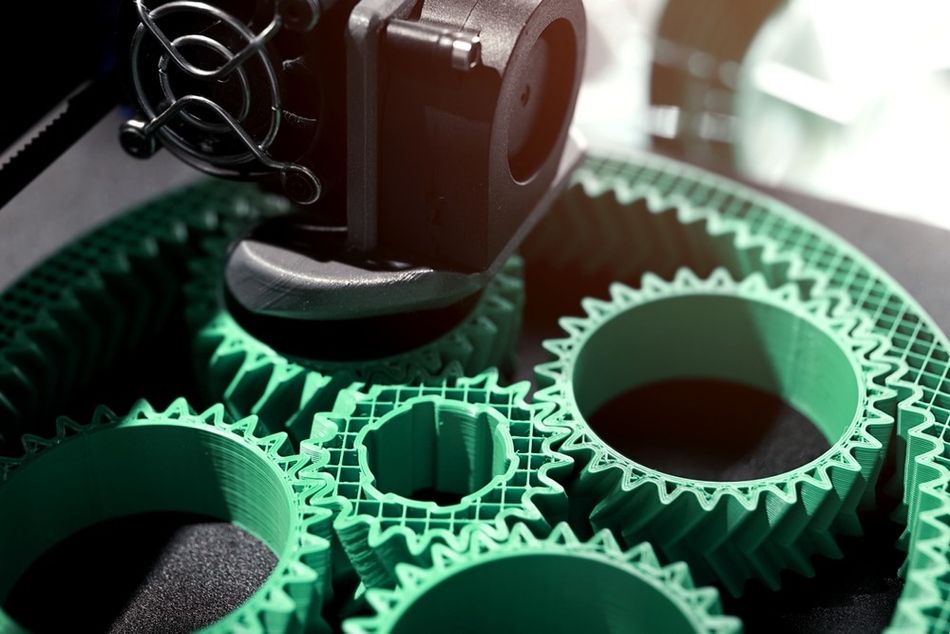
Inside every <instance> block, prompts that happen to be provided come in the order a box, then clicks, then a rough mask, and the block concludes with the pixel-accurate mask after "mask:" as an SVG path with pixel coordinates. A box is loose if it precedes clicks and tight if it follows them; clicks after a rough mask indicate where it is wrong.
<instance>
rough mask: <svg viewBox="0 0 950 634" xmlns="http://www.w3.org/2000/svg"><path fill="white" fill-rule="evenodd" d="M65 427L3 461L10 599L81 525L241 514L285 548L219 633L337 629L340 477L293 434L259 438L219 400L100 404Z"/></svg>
mask: <svg viewBox="0 0 950 634" xmlns="http://www.w3.org/2000/svg"><path fill="white" fill-rule="evenodd" d="M56 430H57V431H56V435H55V437H53V438H50V439H45V438H40V437H37V436H33V435H25V436H23V448H24V454H23V456H22V457H19V458H0V517H3V518H4V521H3V522H0V562H2V566H0V570H2V572H0V603H2V601H3V597H5V596H6V595H7V594H8V593H9V592H10V590H11V588H12V587H13V584H15V583H16V581H17V578H18V577H19V576H20V575H21V574H22V573H23V572H24V571H25V570H26V569H27V568H28V567H29V566H30V564H31V563H32V562H33V561H34V560H35V559H36V558H37V557H39V556H40V555H41V554H42V553H43V552H44V551H45V550H46V549H48V548H50V547H51V546H53V545H54V544H56V543H57V542H59V541H60V540H61V539H63V538H65V537H67V536H69V535H71V534H72V533H74V532H76V531H78V530H81V529H83V528H85V527H87V526H91V525H93V524H95V523H97V522H101V521H105V520H107V519H112V518H116V517H122V516H126V515H132V514H136V513H145V512H153V511H185V512H195V513H202V514H209V515H213V516H216V517H218V518H221V519H225V520H230V521H231V522H233V523H234V524H236V525H237V526H239V527H241V528H243V529H244V530H246V531H248V532H249V533H251V534H252V535H254V536H255V537H256V538H258V539H260V540H261V541H262V542H263V543H264V544H266V545H267V546H268V547H269V548H271V549H272V550H273V551H274V552H275V554H276V555H277V565H276V567H275V568H274V570H273V571H272V572H271V574H270V576H269V577H268V578H267V580H266V581H265V582H264V584H263V585H262V586H261V587H260V588H259V589H258V590H257V591H256V592H255V593H254V594H253V595H251V597H249V598H248V600H247V601H245V603H244V604H243V605H241V606H240V607H239V608H237V609H236V610H234V611H233V612H231V613H230V614H228V615H227V616H225V617H224V618H223V619H221V620H220V621H218V622H216V623H213V624H210V625H209V626H208V628H207V630H208V631H215V632H219V631H220V632H236V631H241V632H288V631H294V632H295V631H300V630H302V629H303V628H310V629H312V630H320V631H322V630H325V629H327V628H326V623H325V622H324V620H323V617H322V615H321V609H322V607H323V602H324V599H325V597H326V596H327V594H328V593H329V578H330V575H329V570H328V567H329V562H330V536H331V527H330V523H331V513H330V512H329V511H328V510H327V509H326V508H325V506H324V505H322V504H320V501H321V500H322V499H323V498H324V497H325V496H326V495H328V494H329V493H330V492H331V491H332V488H333V487H332V479H331V478H330V477H329V476H328V475H327V474H326V473H325V472H324V471H322V470H321V469H320V468H319V466H317V465H314V464H313V463H311V462H310V460H309V459H308V458H307V457H306V456H303V455H300V454H294V453H292V451H290V447H289V443H288V441H287V436H286V434H273V435H268V436H260V435H258V431H259V430H258V421H257V419H256V418H254V417H251V418H245V419H242V420H238V421H234V422H232V421H231V420H230V419H229V418H228V417H227V416H226V414H225V412H224V408H223V407H221V406H220V405H218V406H215V407H212V408H211V409H209V410H207V411H205V412H203V413H195V412H194V411H193V410H192V409H191V408H190V407H189V405H188V404H187V403H186V402H185V401H184V400H178V401H175V402H174V403H172V404H171V406H170V407H168V409H166V410H164V411H156V410H154V409H153V408H152V407H151V406H149V405H148V404H147V403H145V402H141V403H139V404H137V405H136V406H135V407H134V408H133V409H132V411H130V412H129V413H128V414H127V415H124V416H117V415H115V414H113V413H112V412H111V411H109V410H108V409H106V408H100V409H98V410H97V411H96V414H95V416H94V418H93V420H92V421H91V422H90V423H88V424H82V425H81V424H77V423H75V422H73V421H71V420H68V419H63V418H61V419H59V421H58V422H57V425H56ZM143 448H144V450H143ZM4 618H6V619H7V620H9V618H8V616H7V615H2V616H0V619H4Z"/></svg>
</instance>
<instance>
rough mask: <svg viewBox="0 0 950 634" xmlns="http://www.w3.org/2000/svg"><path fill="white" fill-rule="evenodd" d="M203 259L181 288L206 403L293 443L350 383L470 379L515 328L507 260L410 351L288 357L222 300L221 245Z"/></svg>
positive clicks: (520, 297) (514, 292)
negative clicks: (353, 357)
mask: <svg viewBox="0 0 950 634" xmlns="http://www.w3.org/2000/svg"><path fill="white" fill-rule="evenodd" d="M206 247H207V251H208V256H207V257H206V258H202V259H199V260H196V261H195V262H194V263H193V265H192V267H191V268H192V273H193V276H192V279H191V282H190V283H189V285H188V286H187V287H186V289H185V295H186V298H187V301H188V322H189V325H190V328H191V331H192V333H193V335H192V336H193V341H194V345H193V347H194V350H195V355H196V358H197V366H198V374H199V376H200V377H201V380H202V382H203V383H204V384H205V385H206V387H207V389H206V392H207V393H208V394H209V396H211V397H212V400H222V401H223V402H224V403H225V404H226V405H227V407H228V409H229V411H230V412H231V413H232V414H233V415H235V416H246V415H249V414H259V415H260V416H261V418H262V419H263V420H264V421H265V422H266V423H267V424H268V425H269V426H270V427H271V429H273V430H275V431H277V430H286V431H288V432H289V433H290V434H291V436H293V437H294V438H295V439H296V440H298V441H299V440H303V439H305V438H306V437H307V434H308V433H309V431H310V421H311V418H312V417H313V414H314V413H316V412H319V411H325V410H328V409H330V408H331V407H332V405H333V401H334V399H335V398H336V395H337V392H339V391H340V390H341V389H343V388H346V387H348V386H350V385H353V384H354V383H356V382H361V383H378V384H382V385H393V384H403V383H407V384H411V383H418V382H419V381H423V380H431V379H437V378H439V377H444V376H457V375H466V376H472V375H475V374H477V373H479V372H481V371H483V370H486V369H488V368H491V367H499V366H502V365H504V364H505V363H506V362H507V361H508V359H509V356H510V355H511V352H512V349H513V347H514V343H515V340H516V339H517V337H518V333H519V331H520V329H521V314H522V309H523V307H524V300H525V294H524V281H523V279H522V262H521V258H519V257H517V256H515V257H512V258H511V259H510V260H508V262H507V263H506V264H505V266H504V267H502V270H501V272H500V273H499V274H498V275H497V276H496V277H495V278H494V279H493V280H492V281H491V282H490V283H489V284H488V286H487V287H486V288H485V290H484V291H483V294H482V297H481V298H480V299H479V300H478V303H477V304H476V306H475V307H474V308H473V309H472V312H471V314H470V315H469V316H468V317H466V318H465V319H464V320H463V321H462V322H461V323H460V324H459V325H458V326H456V327H455V328H453V329H452V330H451V331H449V332H448V333H446V334H445V335H442V336H440V337H438V338H436V339H435V340H434V341H432V342H430V343H428V344H425V345H423V346H421V347H419V348H416V349H414V350H410V351H408V352H405V353H401V354H398V355H395V356H391V357H386V358H382V359H376V360H372V361H360V362H346V363H343V362H322V361H319V360H313V359H303V358H297V357H289V356H287V355H285V354H282V353H280V352H278V351H276V350H274V348H272V347H271V346H269V345H268V344H266V343H264V342H263V341H261V340H259V339H257V338H256V337H254V336H253V335H252V334H250V333H249V332H247V330H245V329H244V328H243V327H241V325H240V324H238V322H237V321H236V320H235V319H234V317H233V316H232V315H231V313H230V312H229V311H228V309H227V307H226V306H225V305H224V302H223V300H222V292H221V279H222V270H223V265H224V256H225V254H226V250H227V243H226V241H223V240H214V241H209V242H208V243H207V245H206Z"/></svg>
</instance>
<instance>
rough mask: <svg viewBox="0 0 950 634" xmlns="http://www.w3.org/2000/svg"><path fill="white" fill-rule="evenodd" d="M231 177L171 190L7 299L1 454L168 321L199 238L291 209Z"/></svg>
mask: <svg viewBox="0 0 950 634" xmlns="http://www.w3.org/2000/svg"><path fill="white" fill-rule="evenodd" d="M284 209H285V206H283V205H282V203H280V202H278V201H277V199H275V198H273V197H268V196H262V195H261V194H259V193H258V192H257V191H256V190H255V189H253V188H250V187H247V186H242V185H235V184H233V183H223V182H216V183H207V184H202V185H198V186H194V187H190V188H188V189H185V190H183V191H182V192H180V193H177V194H172V195H169V196H166V197H164V198H162V199H160V200H158V201H155V202H152V203H148V204H146V205H143V206H142V207H140V208H138V209H136V210H133V211H131V212H129V213H128V214H126V215H125V216H123V217H121V218H119V219H117V220H115V221H112V222H110V223H108V224H106V225H104V226H103V227H101V228H98V229H96V230H94V231H93V232H91V233H90V234H88V235H87V236H85V237H83V238H81V239H79V240H77V241H76V242H74V243H73V244H72V245H70V246H68V247H66V248H65V249H63V250H62V251H60V252H59V253H58V254H56V255H55V256H53V257H51V258H50V259H48V260H46V261H45V262H43V263H42V264H41V265H39V266H38V267H36V268H35V269H34V270H32V271H31V272H30V273H29V274H27V275H26V276H24V277H23V278H22V279H20V280H19V281H18V282H17V283H15V284H14V285H13V286H12V287H11V288H10V289H8V290H7V291H6V292H5V293H4V294H3V296H2V298H0V450H3V449H5V450H6V451H8V452H9V451H10V450H15V448H16V442H17V440H18V438H19V436H20V435H21V434H22V433H23V432H24V431H25V429H26V428H27V426H28V425H29V428H30V430H31V431H35V432H39V433H49V432H51V429H49V428H46V429H42V428H37V423H36V422H35V421H44V420H45V421H53V420H55V416H56V415H57V414H58V413H59V412H60V411H62V409H63V407H64V406H65V404H66V403H67V402H68V401H69V400H70V399H71V398H73V397H75V396H76V395H77V394H81V393H82V390H83V389H84V388H86V387H88V385H89V384H90V383H91V381H92V380H93V378H94V377H97V376H101V374H102V372H103V371H104V370H105V369H107V368H109V367H112V366H113V365H115V362H116V360H117V359H118V358H119V357H120V356H121V355H124V354H128V353H129V352H130V351H132V350H135V349H136V348H137V347H138V346H139V345H140V344H141V343H142V342H143V341H145V340H146V339H147V338H148V337H150V336H152V335H153V334H154V333H156V332H158V331H159V330H160V329H161V328H162V327H163V326H164V324H165V323H166V322H167V320H168V317H169V315H170V313H171V311H172V308H173V307H174V305H175V303H176V302H177V301H178V298H179V293H180V290H179V289H180V287H181V281H182V280H181V278H182V272H183V270H184V268H185V264H184V263H185V261H186V260H187V259H188V258H189V257H191V255H192V253H193V252H194V250H195V248H196V246H197V242H198V240H199V238H200V236H204V235H207V234H208V233H209V232H214V231H224V230H225V227H230V229H229V230H231V231H236V230H237V229H236V228H237V227H238V226H239V225H241V224H243V223H245V222H248V221H252V220H254V219H257V218H260V217H262V216H265V215H270V214H273V213H277V212H279V211H283V210H284Z"/></svg>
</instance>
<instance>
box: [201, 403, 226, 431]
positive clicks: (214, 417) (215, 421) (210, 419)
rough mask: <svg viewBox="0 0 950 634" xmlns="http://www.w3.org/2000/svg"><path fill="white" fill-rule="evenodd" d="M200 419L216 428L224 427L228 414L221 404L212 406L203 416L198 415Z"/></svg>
mask: <svg viewBox="0 0 950 634" xmlns="http://www.w3.org/2000/svg"><path fill="white" fill-rule="evenodd" d="M198 417H199V418H200V419H201V421H202V422H204V423H205V424H206V425H212V426H214V427H219V426H221V425H224V423H225V421H226V420H227V414H226V413H225V411H224V405H222V404H221V403H216V404H214V405H212V406H211V407H209V408H208V409H206V410H205V411H203V412H202V413H201V414H198Z"/></svg>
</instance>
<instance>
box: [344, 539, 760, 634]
mask: <svg viewBox="0 0 950 634" xmlns="http://www.w3.org/2000/svg"><path fill="white" fill-rule="evenodd" d="M397 575H398V577H399V585H398V587H397V588H395V589H372V590H369V592H368V600H369V603H370V605H371V606H372V607H373V609H374V612H375V614H374V615H373V616H370V617H364V618H355V619H350V620H348V621H346V622H345V623H344V626H343V629H344V631H345V632H347V633H348V634H402V633H407V632H419V631H423V630H425V629H426V628H427V627H430V628H431V624H432V623H453V624H454V626H453V627H454V629H457V630H458V631H460V632H473V633H474V632H501V631H510V632H523V633H525V634H528V633H531V632H537V633H538V634H542V633H544V634H551V633H554V632H591V633H598V634H599V633H604V634H608V633H617V632H624V633H644V634H646V633H648V632H661V631H662V632H672V633H675V634H680V633H687V632H690V633H693V632H695V633H706V634H733V633H738V632H741V631H742V624H741V622H740V621H739V620H738V619H736V618H733V617H729V616H724V615H723V614H722V608H721V606H720V603H719V595H718V594H717V592H716V591H715V590H714V589H712V588H696V587H695V586H694V585H693V581H692V578H691V576H690V572H689V568H688V567H687V566H686V564H683V563H676V564H671V565H668V566H661V565H660V563H659V561H658V560H657V558H656V555H655V554H654V552H653V548H652V547H651V546H650V545H649V544H647V543H642V544H639V545H637V546H635V547H633V548H631V549H630V550H627V551H624V550H622V549H621V548H620V546H619V545H618V544H617V542H616V540H615V539H614V538H613V536H612V535H611V534H610V533H609V532H608V531H602V532H600V533H597V534H596V535H594V536H593V537H592V538H591V539H590V540H589V541H581V540H579V539H578V538H577V537H576V536H575V535H574V533H572V532H571V530H570V529H569V528H568V527H567V525H566V524H559V525H558V526H557V527H555V529H554V531H553V532H552V533H551V534H550V535H549V536H548V537H547V538H545V539H537V538H536V537H535V536H534V535H533V534H532V533H531V531H530V530H528V529H527V527H525V526H524V525H523V524H518V525H515V526H514V527H513V528H512V529H511V531H510V532H509V533H507V534H506V535H503V536H493V535H490V534H488V533H485V532H477V533H475V534H474V535H473V536H472V538H471V540H470V541H469V543H468V544H467V545H466V546H465V547H464V548H461V549H458V548H451V547H449V546H446V545H442V544H438V545H436V546H433V549H432V563H431V565H429V566H428V567H425V568H420V567H417V566H412V565H405V564H404V565H401V566H399V567H398V568H397Z"/></svg>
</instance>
